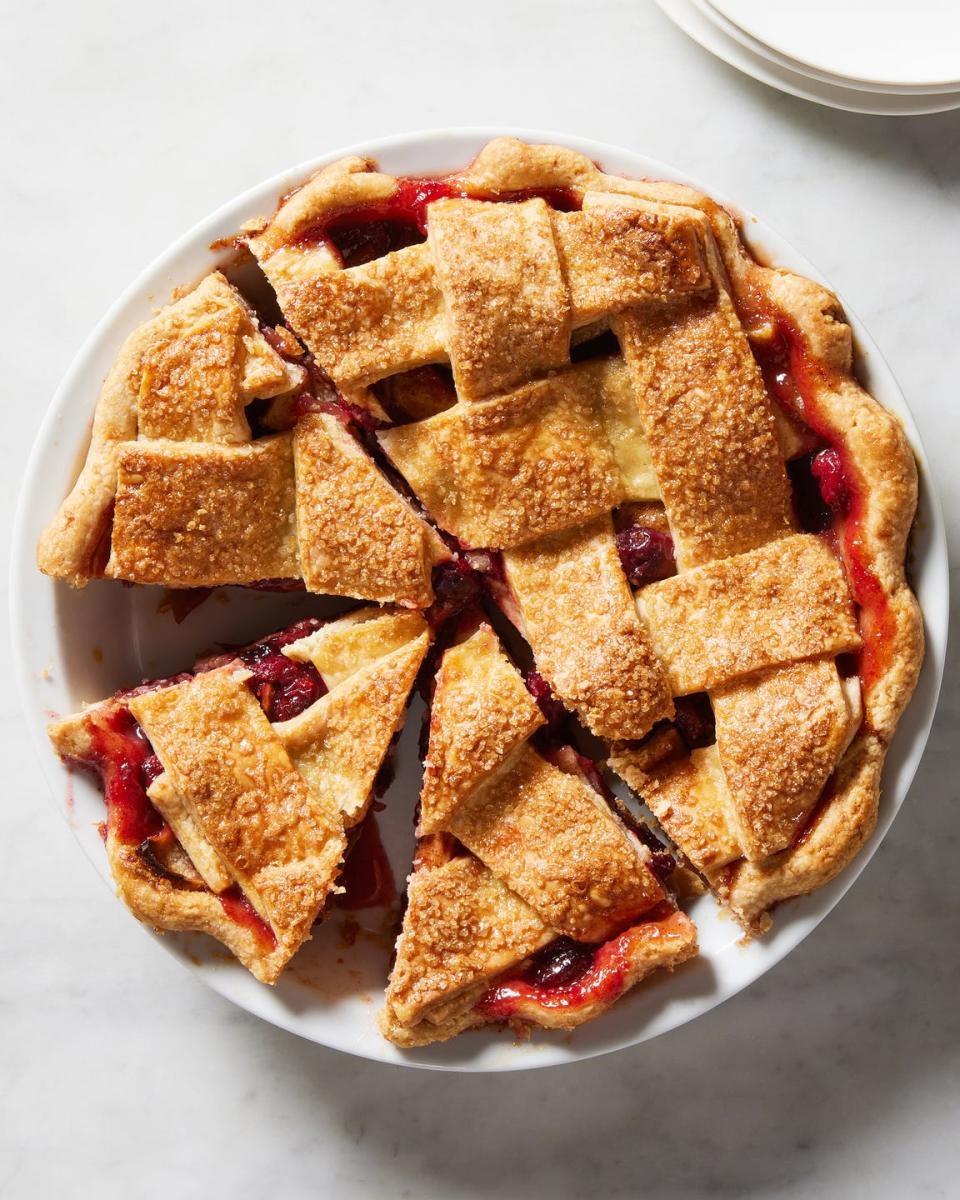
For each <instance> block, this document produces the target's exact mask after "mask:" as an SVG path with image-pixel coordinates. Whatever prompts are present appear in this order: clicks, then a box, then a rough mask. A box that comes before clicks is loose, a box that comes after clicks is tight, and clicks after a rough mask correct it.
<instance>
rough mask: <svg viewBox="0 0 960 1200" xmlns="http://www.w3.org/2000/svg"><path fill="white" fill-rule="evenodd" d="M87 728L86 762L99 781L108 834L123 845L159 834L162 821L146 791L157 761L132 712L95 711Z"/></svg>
mask: <svg viewBox="0 0 960 1200" xmlns="http://www.w3.org/2000/svg"><path fill="white" fill-rule="evenodd" d="M87 728H88V730H89V732H90V741H91V754H90V757H89V758H88V759H87V760H86V761H87V763H88V764H89V765H91V766H93V767H95V768H96V769H97V770H98V771H99V772H100V776H101V778H102V780H103V796H104V800H105V802H106V805H107V826H108V828H109V831H110V833H112V834H113V836H114V837H115V838H117V840H118V841H121V842H123V843H125V844H126V845H138V844H139V843H141V842H145V841H147V840H148V839H149V838H152V837H156V836H157V835H158V834H160V833H162V832H163V830H164V829H165V828H166V826H165V823H164V820H163V818H162V817H161V816H160V814H159V813H158V812H157V810H156V809H155V808H154V807H153V805H152V804H151V803H150V801H149V800H148V799H147V792H146V789H147V788H148V787H149V786H150V784H151V783H152V782H153V780H154V779H155V778H156V776H157V774H159V772H156V766H159V762H158V760H157V757H156V755H155V754H154V753H153V747H152V746H151V745H150V742H149V740H148V739H147V735H146V734H145V733H144V732H143V730H142V729H141V728H140V726H139V725H138V724H137V722H136V720H135V719H134V717H133V714H132V713H131V712H130V711H129V710H128V709H126V708H117V709H116V710H115V711H113V712H110V713H97V714H95V716H94V717H92V718H91V719H90V721H89V723H88V725H87Z"/></svg>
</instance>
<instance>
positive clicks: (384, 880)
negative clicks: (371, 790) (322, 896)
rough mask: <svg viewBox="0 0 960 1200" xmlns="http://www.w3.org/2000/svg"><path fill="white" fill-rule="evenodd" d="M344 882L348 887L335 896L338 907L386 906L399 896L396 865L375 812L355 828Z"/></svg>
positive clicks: (344, 872) (343, 876)
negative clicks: (381, 834)
mask: <svg viewBox="0 0 960 1200" xmlns="http://www.w3.org/2000/svg"><path fill="white" fill-rule="evenodd" d="M340 884H341V885H342V886H343V888H344V891H343V892H342V893H340V894H338V895H337V896H335V897H334V900H333V902H334V904H335V905H336V906H337V907H338V908H348V909H357V908H385V907H386V906H387V905H388V904H391V903H392V902H393V900H394V899H396V895H397V885H396V882H395V880H394V878H393V869H392V868H391V866H390V860H389V859H388V858H387V852H386V851H385V850H384V848H383V842H382V841H381V840H380V828H379V826H378V824H377V819H376V817H375V816H374V815H373V813H371V814H370V815H369V816H368V817H366V819H365V820H364V821H362V822H361V824H360V825H359V827H358V828H357V829H356V830H354V831H353V832H352V835H351V840H350V845H349V847H348V849H347V856H346V860H345V862H344V864H343V871H342V872H341V875H340Z"/></svg>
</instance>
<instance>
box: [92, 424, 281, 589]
mask: <svg viewBox="0 0 960 1200" xmlns="http://www.w3.org/2000/svg"><path fill="white" fill-rule="evenodd" d="M295 503H296V485H295V481H294V471H293V443H292V435H291V434H288V433H285V434H277V435H276V436H275V437H269V438H262V439H260V440H259V441H256V442H250V443H249V444H248V445H246V446H211V445H207V444H200V443H196V442H170V441H150V442H139V441H137V442H127V443H124V444H123V445H122V446H120V447H118V450H117V491H116V506H115V508H114V516H113V536H112V550H111V554H110V560H109V562H108V563H107V567H106V572H105V573H106V574H107V575H108V576H110V577H112V578H114V579H127V580H129V581H131V582H134V583H156V584H165V585H167V586H168V587H216V586H217V585H219V584H227V583H251V582H254V581H256V580H260V579H290V578H293V579H295V578H297V576H298V575H299V574H300V565H299V559H298V553H297V529H296V517H295V507H294V506H295Z"/></svg>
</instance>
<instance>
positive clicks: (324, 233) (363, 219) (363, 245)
mask: <svg viewBox="0 0 960 1200" xmlns="http://www.w3.org/2000/svg"><path fill="white" fill-rule="evenodd" d="M451 197H454V198H456V197H460V198H466V197H469V198H471V199H474V200H499V201H521V200H531V199H534V198H536V197H540V198H541V199H543V200H545V201H546V202H547V204H549V205H550V207H551V208H554V209H556V210H557V211H559V212H572V211H574V210H576V209H579V207H580V201H579V199H578V198H577V196H576V195H575V194H574V193H573V192H572V191H570V190H569V189H568V188H531V189H525V190H522V191H514V192H503V193H497V194H486V193H469V192H467V191H466V190H465V189H464V187H463V186H462V184H461V183H460V182H459V181H458V180H457V179H455V178H448V179H399V180H398V181H397V187H396V190H395V191H394V193H393V195H392V196H390V197H389V198H388V199H386V200H377V201H373V202H371V203H369V204H357V205H353V206H352V207H349V208H345V209H341V210H340V211H339V212H337V213H332V214H328V215H327V216H324V217H322V218H321V219H320V220H319V221H317V222H316V223H315V224H313V225H311V226H310V227H309V229H306V230H304V232H303V233H302V234H301V235H300V237H299V238H298V242H299V244H300V245H317V244H319V243H321V242H323V243H325V244H326V245H327V247H328V248H329V249H330V250H331V251H333V252H334V253H335V254H336V255H337V256H338V258H339V259H340V262H341V263H342V265H343V266H344V267H357V266H360V265H361V264H362V263H367V262H371V261H372V260H373V259H375V258H380V257H382V256H383V255H384V254H389V253H391V251H394V250H402V249H404V248H405V247H407V246H413V245H416V244H417V243H419V242H422V241H424V240H425V239H426V236H427V219H428V212H427V210H428V207H429V206H430V205H431V204H432V203H433V202H434V200H444V199H448V198H451Z"/></svg>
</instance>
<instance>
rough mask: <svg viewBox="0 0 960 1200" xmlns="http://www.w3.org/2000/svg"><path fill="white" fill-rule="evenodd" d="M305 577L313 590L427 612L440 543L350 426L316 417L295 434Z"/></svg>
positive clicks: (303, 421) (441, 557) (445, 554)
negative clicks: (375, 461)
mask: <svg viewBox="0 0 960 1200" xmlns="http://www.w3.org/2000/svg"><path fill="white" fill-rule="evenodd" d="M293 439H294V441H293V445H294V462H295V465H296V481H297V487H296V509H297V528H298V534H299V547H300V564H299V571H298V572H294V573H295V574H302V576H303V581H304V583H305V584H306V586H307V588H308V590H310V591H312V592H323V593H327V594H332V595H335V596H362V597H364V599H368V600H380V601H384V602H390V601H392V602H395V603H399V604H406V605H410V606H411V607H420V608H425V607H426V606H427V605H428V604H430V602H431V600H432V599H433V588H432V585H431V582H430V580H431V573H432V571H433V567H434V566H435V565H436V564H437V563H440V562H443V561H445V560H446V559H448V558H449V557H450V551H449V550H448V549H447V547H446V546H445V545H444V543H443V541H442V539H441V538H440V536H439V535H438V534H437V533H436V531H435V530H434V529H432V528H431V527H430V526H429V525H428V524H427V523H426V522H425V521H423V520H422V519H421V518H420V517H419V516H418V515H417V514H416V513H415V512H414V510H413V509H412V508H411V507H410V505H409V504H408V503H407V502H406V500H404V499H403V497H402V496H400V495H399V494H398V493H397V491H396V490H395V489H394V487H393V486H392V485H391V484H390V483H388V482H387V480H386V479H385V478H384V477H383V475H381V473H380V471H379V470H378V468H377V467H376V466H375V464H374V463H373V462H372V461H371V459H370V458H369V457H368V456H367V454H366V453H365V452H364V451H363V450H362V449H361V448H360V446H359V445H358V444H357V442H356V440H355V439H354V438H353V437H352V436H351V434H350V433H349V432H348V431H347V430H346V428H345V427H344V426H343V424H342V423H341V422H340V421H339V420H338V419H337V418H336V417H334V416H331V415H329V414H327V413H309V414H307V415H305V416H303V417H301V418H300V420H299V421H298V422H297V426H296V430H295V431H294V435H293Z"/></svg>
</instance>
